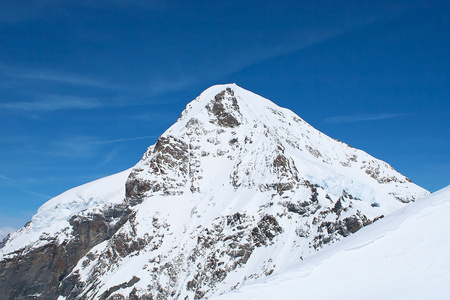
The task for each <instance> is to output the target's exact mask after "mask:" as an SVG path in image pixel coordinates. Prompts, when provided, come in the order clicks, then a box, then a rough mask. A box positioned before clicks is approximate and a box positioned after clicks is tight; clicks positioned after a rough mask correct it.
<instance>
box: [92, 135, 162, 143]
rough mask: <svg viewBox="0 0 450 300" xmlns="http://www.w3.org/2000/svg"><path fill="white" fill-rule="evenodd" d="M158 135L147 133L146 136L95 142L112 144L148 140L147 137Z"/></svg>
mask: <svg viewBox="0 0 450 300" xmlns="http://www.w3.org/2000/svg"><path fill="white" fill-rule="evenodd" d="M157 137H158V136H157V135H146V136H137V137H132V138H123V139H115V140H104V141H97V142H93V144H95V145H101V144H111V143H122V142H129V141H137V140H146V139H151V138H157Z"/></svg>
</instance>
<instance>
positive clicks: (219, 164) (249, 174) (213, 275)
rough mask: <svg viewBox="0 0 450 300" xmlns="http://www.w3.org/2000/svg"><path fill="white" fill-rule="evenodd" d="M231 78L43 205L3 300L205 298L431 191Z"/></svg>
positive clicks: (13, 256) (16, 251)
mask: <svg viewBox="0 0 450 300" xmlns="http://www.w3.org/2000/svg"><path fill="white" fill-rule="evenodd" d="M427 194H428V192H427V191H425V190H424V189H422V188H420V187H418V186H416V185H415V184H413V183H411V182H410V180H409V179H408V178H406V177H405V176H403V175H401V174H399V173H398V172H396V171H395V170H394V169H393V168H392V167H391V166H389V165H388V164H386V163H385V162H383V161H380V160H378V159H375V158H373V157H372V156H370V155H368V154H367V153H365V152H363V151H361V150H357V149H354V148H352V147H350V146H348V145H346V144H344V143H341V142H339V141H337V140H334V139H332V138H330V137H328V136H326V135H324V134H322V133H320V132H319V131H317V130H316V129H314V128H313V127H312V126H310V125H309V124H307V123H306V122H305V121H303V120H302V119H301V118H299V117H298V116H297V115H295V114H294V113H293V112H291V111H289V110H287V109H284V108H280V107H278V106H277V105H275V104H274V103H272V102H270V101H269V100H267V99H265V98H263V97H260V96H258V95H256V94H253V93H251V92H249V91H247V90H244V89H242V88H240V87H238V86H236V85H234V84H229V85H217V86H213V87H211V88H209V89H207V90H206V91H204V92H203V93H202V94H201V95H200V96H199V97H197V98H196V99H195V100H194V101H192V102H191V103H189V104H188V105H187V107H186V109H185V110H184V111H183V112H182V114H181V117H180V119H179V120H178V121H177V122H176V123H175V124H174V125H173V126H172V127H170V128H169V129H168V130H167V131H166V132H165V133H164V134H163V135H162V136H161V137H160V138H159V139H158V141H157V143H156V144H155V145H153V146H150V147H149V148H148V150H147V151H146V153H145V154H144V156H143V157H142V159H141V160H140V161H139V163H138V164H137V165H136V166H134V167H133V168H132V169H130V170H127V171H124V172H122V173H119V174H116V175H113V176H110V177H107V178H103V179H100V180H97V181H94V182H92V183H89V184H86V185H83V186H81V187H78V188H75V189H72V190H70V191H68V192H66V193H63V194H61V195H60V196H58V197H55V198H53V199H52V200H50V201H49V202H47V203H46V204H44V205H43V206H42V207H41V208H40V209H39V210H38V212H37V214H36V215H35V216H34V217H33V218H32V221H31V222H29V223H28V224H27V225H26V226H25V227H24V228H22V229H21V230H19V231H17V232H15V233H13V234H10V235H9V236H8V237H7V238H6V239H5V240H4V241H3V243H2V245H1V249H0V294H1V295H6V298H7V299H29V298H30V297H31V296H30V295H32V297H34V298H33V299H39V298H42V299H56V298H58V296H60V299H91V298H96V299H125V298H126V297H127V299H138V298H139V299H167V298H178V299H199V298H206V297H211V296H213V295H219V294H221V293H224V292H227V291H230V290H232V289H235V288H236V287H238V286H240V285H242V284H245V283H249V282H252V281H254V280H256V279H257V278H260V277H263V276H267V275H270V274H272V273H274V274H276V273H278V272H281V271H283V270H285V269H286V268H288V267H290V266H292V265H294V264H297V263H298V262H299V261H301V260H305V259H307V258H308V257H309V256H311V255H312V254H313V253H315V252H316V251H319V250H320V249H321V248H322V247H323V246H324V245H326V244H330V243H334V242H335V241H337V240H339V239H341V238H343V237H346V236H348V235H350V234H352V233H354V232H356V231H357V230H359V229H360V228H362V227H364V226H366V225H369V224H371V223H373V222H374V221H376V220H378V219H380V218H382V217H383V216H384V215H387V214H389V213H391V212H393V211H394V210H396V209H399V208H401V207H403V206H404V205H405V204H406V203H409V202H411V201H415V200H416V199H419V198H420V197H423V196H425V195H427Z"/></svg>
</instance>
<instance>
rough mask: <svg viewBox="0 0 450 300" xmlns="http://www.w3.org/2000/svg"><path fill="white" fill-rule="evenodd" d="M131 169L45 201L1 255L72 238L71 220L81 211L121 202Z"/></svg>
mask: <svg viewBox="0 0 450 300" xmlns="http://www.w3.org/2000/svg"><path fill="white" fill-rule="evenodd" d="M130 172H131V169H128V170H125V171H123V172H120V173H117V174H114V175H111V176H107V177H104V178H101V179H98V180H95V181H92V182H89V183H86V184H83V185H81V186H79V187H75V188H72V189H70V190H68V191H66V192H64V193H62V194H60V195H58V196H56V197H54V198H52V199H50V200H49V201H47V202H46V203H44V204H43V205H42V206H41V207H40V208H39V209H38V211H37V213H36V214H35V215H34V216H33V217H32V219H31V221H30V222H28V223H27V224H26V225H25V226H24V227H23V228H21V229H20V230H18V231H16V232H13V233H11V234H10V235H9V237H8V238H7V242H6V243H5V245H4V246H3V247H2V248H1V249H0V259H1V256H2V255H4V254H6V253H9V252H13V251H16V250H18V249H21V248H23V247H26V246H31V245H32V244H34V245H33V247H39V246H41V245H43V244H46V243H48V242H49V241H51V240H53V239H55V238H57V239H58V240H59V242H62V241H63V240H64V239H68V238H70V235H71V229H70V227H71V226H70V225H69V220H70V219H71V218H72V217H73V216H75V215H78V214H81V213H85V214H87V213H88V212H89V211H91V212H92V211H96V210H101V209H104V208H106V207H109V206H114V205H117V204H120V203H122V202H123V201H124V199H125V182H126V180H127V178H128V175H129V174H130Z"/></svg>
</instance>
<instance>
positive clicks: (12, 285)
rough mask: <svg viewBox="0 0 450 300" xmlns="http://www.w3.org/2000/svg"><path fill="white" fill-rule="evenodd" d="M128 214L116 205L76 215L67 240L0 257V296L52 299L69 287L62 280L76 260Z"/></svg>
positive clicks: (102, 239)
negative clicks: (70, 235) (97, 211)
mask: <svg viewBox="0 0 450 300" xmlns="http://www.w3.org/2000/svg"><path fill="white" fill-rule="evenodd" d="M130 214H131V211H130V210H129V209H128V208H127V207H125V206H121V205H118V206H115V207H111V208H109V209H106V210H104V211H102V212H99V213H91V214H87V215H76V216H74V217H73V218H72V219H70V224H71V225H72V235H73V238H72V239H71V240H70V241H68V242H67V241H64V242H63V243H61V244H59V243H58V242H57V241H56V240H51V241H49V243H47V244H45V245H44V246H41V247H38V248H34V249H23V250H21V251H17V252H16V253H13V255H10V258H6V259H3V260H1V261H0V295H2V299H33V298H32V296H31V295H40V296H39V297H40V299H56V298H58V295H60V293H61V291H64V290H71V289H72V287H69V286H70V285H72V284H73V282H70V281H65V280H64V279H65V277H66V276H67V275H69V274H70V271H71V270H72V269H73V267H74V266H75V265H76V264H77V262H78V260H79V259H80V258H81V257H83V256H84V255H85V254H86V253H87V252H88V251H89V250H90V249H91V248H92V247H94V246H95V245H97V244H99V243H101V242H102V241H104V240H107V239H109V238H110V237H111V236H112V235H113V234H114V233H115V232H116V231H117V230H118V229H119V228H120V227H121V226H122V225H123V224H124V223H125V221H126V220H127V219H128V218H129V217H130ZM68 285H69V286H68ZM36 297H37V296H36ZM37 298H38V297H37Z"/></svg>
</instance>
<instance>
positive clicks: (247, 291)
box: [211, 186, 450, 300]
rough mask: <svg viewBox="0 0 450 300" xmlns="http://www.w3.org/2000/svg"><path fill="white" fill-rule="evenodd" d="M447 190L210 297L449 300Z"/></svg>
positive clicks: (449, 195) (449, 212)
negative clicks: (291, 264) (303, 258)
mask: <svg viewBox="0 0 450 300" xmlns="http://www.w3.org/2000/svg"><path fill="white" fill-rule="evenodd" d="M448 228H450V186H448V187H446V188H444V189H442V190H440V191H438V192H436V193H434V194H432V195H431V196H428V197H425V198H422V199H420V200H418V201H417V202H415V203H411V204H409V205H408V206H406V207H404V208H402V209H400V210H399V211H397V212H395V213H393V214H391V215H390V216H388V217H386V218H384V219H383V220H380V221H378V222H376V223H375V224H373V225H371V226H368V227H365V228H363V229H361V230H360V231H359V232H357V233H356V234H355V235H353V236H351V237H349V238H347V239H345V240H343V241H341V242H340V243H338V244H335V245H332V246H330V247H329V248H328V249H324V250H322V251H321V252H319V253H318V254H316V255H314V256H312V257H310V258H309V259H308V260H307V261H305V262H302V263H300V264H298V265H297V266H295V267H292V268H291V269H290V270H289V271H286V272H283V273H280V274H277V275H275V276H272V277H267V278H265V279H264V280H260V281H258V282H257V283H254V284H250V285H248V286H243V287H242V288H240V289H238V290H236V291H233V292H229V293H226V294H224V295H222V296H221V297H217V298H211V299H217V300H219V299H234V300H239V299H285V300H288V299H300V298H301V299H361V298H364V299H449V297H450V284H449V283H450V238H449V236H448Z"/></svg>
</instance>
